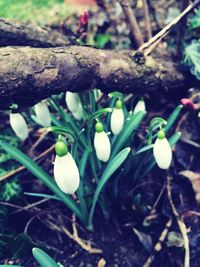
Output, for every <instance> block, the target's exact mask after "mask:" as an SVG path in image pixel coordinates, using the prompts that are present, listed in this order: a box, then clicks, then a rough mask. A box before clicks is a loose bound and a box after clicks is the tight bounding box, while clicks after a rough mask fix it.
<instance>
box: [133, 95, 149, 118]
mask: <svg viewBox="0 0 200 267" xmlns="http://www.w3.org/2000/svg"><path fill="white" fill-rule="evenodd" d="M139 111H146V105H145V102H144V99H140V100H139V101H138V102H137V104H136V106H135V108H134V110H133V115H135V114H136V113H138V112H139Z"/></svg>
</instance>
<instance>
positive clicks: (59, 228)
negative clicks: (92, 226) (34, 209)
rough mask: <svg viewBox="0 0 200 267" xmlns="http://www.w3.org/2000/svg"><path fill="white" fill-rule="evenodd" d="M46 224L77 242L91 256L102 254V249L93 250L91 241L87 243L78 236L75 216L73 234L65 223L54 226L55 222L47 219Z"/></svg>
mask: <svg viewBox="0 0 200 267" xmlns="http://www.w3.org/2000/svg"><path fill="white" fill-rule="evenodd" d="M45 222H46V223H47V224H48V226H49V227H50V228H51V229H52V230H54V231H58V232H62V233H65V234H66V235H67V236H68V237H69V238H70V239H72V240H73V241H75V242H76V243H77V244H78V245H79V246H80V247H81V248H82V249H84V250H86V251H87V252H89V253H90V254H101V253H102V250H101V249H97V248H93V247H92V246H91V244H90V243H91V242H90V241H85V240H83V239H81V238H80V237H79V236H78V230H77V227H76V222H75V217H74V215H73V218H72V229H73V233H70V231H69V230H68V229H67V228H66V227H65V226H64V224H63V223H61V225H57V224H54V223H53V222H51V221H50V220H47V219H45Z"/></svg>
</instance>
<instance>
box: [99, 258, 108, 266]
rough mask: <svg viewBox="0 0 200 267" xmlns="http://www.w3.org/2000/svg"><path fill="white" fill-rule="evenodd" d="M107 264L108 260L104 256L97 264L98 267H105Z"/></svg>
mask: <svg viewBox="0 0 200 267" xmlns="http://www.w3.org/2000/svg"><path fill="white" fill-rule="evenodd" d="M105 265H106V261H105V259H104V258H101V259H100V260H99V262H98V264H97V267H104V266H105Z"/></svg>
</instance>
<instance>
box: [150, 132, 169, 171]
mask: <svg viewBox="0 0 200 267" xmlns="http://www.w3.org/2000/svg"><path fill="white" fill-rule="evenodd" d="M153 155H154V158H155V160H156V163H157V164H158V167H159V168H161V169H164V170H165V169H168V168H169V166H170V164H171V161H172V149H171V147H170V144H169V142H168V140H167V139H166V137H165V133H164V131H163V130H160V131H159V132H158V137H157V139H156V141H155V144H154V146H153Z"/></svg>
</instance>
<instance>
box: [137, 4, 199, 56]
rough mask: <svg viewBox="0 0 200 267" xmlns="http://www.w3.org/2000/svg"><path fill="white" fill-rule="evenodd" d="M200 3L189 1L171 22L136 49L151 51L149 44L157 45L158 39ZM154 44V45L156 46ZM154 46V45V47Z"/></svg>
mask: <svg viewBox="0 0 200 267" xmlns="http://www.w3.org/2000/svg"><path fill="white" fill-rule="evenodd" d="M199 4H200V0H196V1H195V2H194V3H191V4H190V5H189V6H188V7H187V8H186V9H185V10H183V12H182V13H181V14H180V15H179V16H178V17H176V18H175V19H174V20H173V21H172V22H171V23H169V24H168V25H167V26H165V27H164V28H163V29H162V30H161V31H160V32H159V33H157V34H156V35H155V36H153V37H152V38H151V39H150V40H149V41H148V42H146V43H144V44H143V45H142V46H140V48H139V49H138V52H140V53H141V52H144V51H145V50H146V49H149V52H151V51H152V49H151V46H154V45H155V44H156V45H158V44H159V43H160V41H161V40H162V39H163V38H164V37H165V36H166V35H167V34H168V33H169V32H170V31H171V30H172V28H174V26H176V25H177V24H178V23H179V22H180V21H181V20H182V19H183V18H185V16H187V15H188V14H190V13H191V12H192V11H193V10H194V9H195V8H196V7H197V6H198V5H199ZM156 45H155V46H156ZM155 46H154V47H155Z"/></svg>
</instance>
